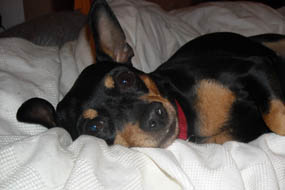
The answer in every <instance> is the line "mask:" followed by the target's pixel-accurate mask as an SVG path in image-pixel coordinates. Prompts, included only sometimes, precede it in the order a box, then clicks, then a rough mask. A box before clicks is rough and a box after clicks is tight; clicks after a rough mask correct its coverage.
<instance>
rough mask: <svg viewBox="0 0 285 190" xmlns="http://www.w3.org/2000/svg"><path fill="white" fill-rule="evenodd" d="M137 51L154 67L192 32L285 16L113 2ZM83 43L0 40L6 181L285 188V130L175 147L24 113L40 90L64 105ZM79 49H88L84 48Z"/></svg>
mask: <svg viewBox="0 0 285 190" xmlns="http://www.w3.org/2000/svg"><path fill="white" fill-rule="evenodd" d="M110 5H111V6H112V8H113V10H114V11H115V14H116V15H117V16H118V17H119V20H120V22H121V24H122V26H123V28H124V30H125V32H126V34H127V39H128V41H129V43H130V45H131V46H132V47H133V48H134V50H135V57H134V58H133V62H134V63H135V64H134V66H135V67H137V68H139V69H142V70H144V71H146V72H149V71H151V70H153V69H155V68H156V67H157V66H158V65H159V64H160V63H162V62H163V61H165V60H166V59H167V58H168V57H169V56H171V55H172V54H173V53H174V52H175V51H176V50H177V49H178V48H179V47H180V46H181V45H183V44H184V43H186V42H187V41H188V40H190V39H192V38H194V37H196V36H198V35H200V34H204V33H208V32H214V31H234V32H238V33H241V34H244V35H254V34H260V33H266V32H274V33H282V34H285V26H284V24H285V18H284V17H283V16H282V15H281V14H279V13H278V12H277V11H275V10H273V9H270V8H268V7H266V6H264V5H261V4H252V3H209V4H204V5H201V6H197V7H191V8H188V9H184V10H179V11H173V12H171V13H166V12H164V11H162V10H161V9H159V8H158V7H157V6H155V5H153V4H151V3H146V2H143V1H136V0H114V1H110ZM82 47H84V42H83V41H82V40H78V41H76V42H69V43H67V44H66V45H65V46H64V47H63V48H62V49H61V50H58V49H57V48H53V47H49V48H47V47H39V46H35V45H33V44H31V43H29V42H27V41H25V40H21V39H15V38H14V39H1V40H0V103H1V104H0V189H1V190H2V189H7V190H11V189H19V190H25V189H27V190H34V189H35V190H39V189H80V190H85V189H112V190H113V189H135V190H137V189H171V190H173V189H187V190H191V189H198V190H200V189H203V190H204V189H210V190H215V189H217V190H223V189H225V190H229V189H231V190H232V189H238V190H240V189H257V190H262V189H264V190H277V189H280V190H283V189H285V148H284V147H285V137H281V136H278V135H275V134H267V135H263V136H261V137H260V138H258V139H257V140H255V141H253V142H251V143H249V144H244V143H238V142H228V143H225V144H224V145H216V144H207V145H197V144H193V143H188V142H185V141H181V140H176V141H175V142H174V144H172V145H171V146H170V147H168V148H167V149H152V148H125V147H122V146H118V145H115V146H110V147H109V146H107V145H106V143H105V142H104V141H102V140H100V139H98V138H95V137H91V136H81V137H79V138H78V139H77V140H76V141H74V142H72V140H71V138H70V136H69V134H68V133H67V132H66V131H65V130H63V129H61V128H54V129H50V130H46V129H45V128H44V127H42V126H39V125H32V124H24V123H19V122H17V121H16V118H15V115H16V111H17V109H18V107H19V106H20V105H21V103H23V102H24V101H25V100H27V99H29V98H31V97H35V96H37V97H42V98H45V99H48V100H49V101H50V102H51V103H52V104H53V105H56V104H57V103H58V101H59V100H60V99H61V98H62V96H63V95H64V94H65V93H66V91H67V90H68V89H69V88H70V86H71V85H72V83H73V82H74V80H75V79H76V77H77V76H78V74H79V72H80V71H81V70H82V69H83V68H84V67H85V66H87V65H88V64H91V62H90V57H89V56H88V55H86V56H82V54H85V53H86V51H84V50H85V49H82ZM79 54H80V56H79Z"/></svg>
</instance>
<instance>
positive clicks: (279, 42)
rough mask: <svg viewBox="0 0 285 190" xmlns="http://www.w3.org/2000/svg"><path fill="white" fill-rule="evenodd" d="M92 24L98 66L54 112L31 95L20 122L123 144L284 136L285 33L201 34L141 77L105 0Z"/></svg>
mask: <svg viewBox="0 0 285 190" xmlns="http://www.w3.org/2000/svg"><path fill="white" fill-rule="evenodd" d="M88 24H89V27H90V29H91V31H92V34H93V36H94V42H95V49H96V62H95V63H94V64H91V63H90V66H88V67H87V68H85V69H84V70H83V71H82V73H81V74H80V75H79V77H78V78H77V80H76V81H75V83H74V85H73V87H72V88H71V89H70V91H69V92H68V93H67V94H66V95H65V97H64V98H63V99H62V100H61V101H60V102H59V104H58V105H57V107H56V109H55V108H54V107H53V106H52V105H51V103H49V102H48V101H47V100H44V99H41V98H31V99H29V100H27V101H26V102H24V103H23V104H22V105H21V107H20V108H19V109H18V112H17V119H18V121H21V122H27V123H36V124H41V125H43V126H45V127H47V128H52V127H57V126H59V127H63V128H64V129H66V130H67V131H68V132H69V133H70V135H71V136H72V138H73V139H76V138H77V137H78V136H79V135H82V134H86V135H92V136H96V137H98V138H102V139H104V140H105V141H106V143H107V144H108V145H113V144H120V145H123V146H126V147H160V148H164V147H167V146H169V145H170V144H171V143H172V142H173V141H174V140H175V139H176V138H181V139H185V140H188V141H191V142H196V143H219V144H222V143H224V142H226V141H231V140H236V141H241V142H249V141H251V140H253V139H255V138H257V137H258V136H260V135H262V134H264V133H268V132H274V133H276V134H279V135H285V106H284V93H285V92H284V87H285V73H284V72H285V67H284V65H285V62H284V57H285V55H284V52H282V48H283V47H285V45H284V44H285V40H284V36H282V35H278V34H266V35H260V36H254V37H244V36H241V35H239V34H234V33H228V32H220V33H212V34H206V35H202V36H200V37H197V38H195V39H194V40H192V41H190V42H188V43H187V44H185V45H184V46H183V47H181V48H180V49H179V50H178V51H177V52H176V53H175V54H174V55H173V56H172V57H171V58H170V59H169V60H168V61H166V62H165V63H163V64H161V66H159V67H158V68H157V69H156V70H155V71H153V72H151V73H144V72H142V71H139V70H137V69H135V68H134V67H132V64H131V58H132V56H133V55H134V54H133V50H132V48H131V47H130V46H129V44H128V43H127V42H126V37H125V34H124V32H123V30H122V28H121V26H120V24H119V22H118V20H117V18H116V17H115V15H114V13H113V12H112V10H111V8H110V7H109V6H108V4H107V3H106V2H105V1H104V0H94V1H93V4H92V6H91V9H90V13H89V21H88ZM149 43H151V42H149Z"/></svg>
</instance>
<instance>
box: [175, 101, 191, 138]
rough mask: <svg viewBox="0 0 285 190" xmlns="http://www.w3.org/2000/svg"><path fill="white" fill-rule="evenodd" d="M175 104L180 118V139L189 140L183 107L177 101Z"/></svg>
mask: <svg viewBox="0 0 285 190" xmlns="http://www.w3.org/2000/svg"><path fill="white" fill-rule="evenodd" d="M175 103H176V107H177V117H178V126H179V134H178V138H179V139H183V140H187V139H188V134H187V129H188V127H187V120H186V116H185V114H184V112H183V110H182V107H181V106H180V104H179V103H178V101H177V100H175Z"/></svg>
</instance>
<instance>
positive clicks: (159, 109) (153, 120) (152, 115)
mask: <svg viewBox="0 0 285 190" xmlns="http://www.w3.org/2000/svg"><path fill="white" fill-rule="evenodd" d="M145 116H146V117H144V120H145V122H144V124H143V128H144V129H145V130H147V131H152V130H159V129H162V128H163V127H164V126H165V125H166V123H167V121H168V119H167V117H168V114H167V111H166V109H165V108H164V107H163V105H162V103H160V102H153V103H151V104H149V105H148V108H147V110H146V112H145Z"/></svg>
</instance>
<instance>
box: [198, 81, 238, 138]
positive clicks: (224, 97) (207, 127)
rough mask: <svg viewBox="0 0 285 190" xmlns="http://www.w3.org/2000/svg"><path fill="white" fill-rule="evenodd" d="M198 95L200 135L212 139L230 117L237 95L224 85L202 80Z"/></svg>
mask: <svg viewBox="0 0 285 190" xmlns="http://www.w3.org/2000/svg"><path fill="white" fill-rule="evenodd" d="M196 93H197V101H196V103H195V107H196V109H197V111H198V117H199V124H198V131H199V135H200V136H207V137H210V136H213V135H216V134H218V133H220V132H221V130H222V127H223V125H224V124H225V123H226V122H227V121H228V119H229V117H230V110H231V107H232V104H233V102H234V101H235V95H234V94H233V92H232V91H231V90H229V89H227V88H225V87H224V86H223V85H222V84H219V83H217V82H214V81H209V80H202V81H201V82H200V83H199V85H198V86H197V90H196Z"/></svg>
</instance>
